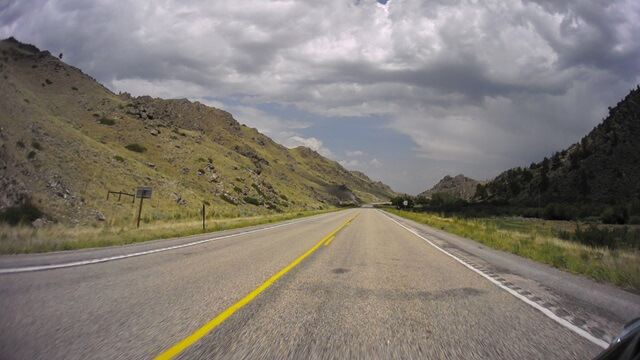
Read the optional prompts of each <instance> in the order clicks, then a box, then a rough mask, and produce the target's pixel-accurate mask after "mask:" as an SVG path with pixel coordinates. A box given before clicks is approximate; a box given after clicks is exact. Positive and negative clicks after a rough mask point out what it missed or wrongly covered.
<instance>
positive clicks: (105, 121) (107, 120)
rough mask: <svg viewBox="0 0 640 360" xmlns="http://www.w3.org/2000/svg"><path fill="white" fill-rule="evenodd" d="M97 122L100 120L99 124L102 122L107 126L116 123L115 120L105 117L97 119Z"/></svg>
mask: <svg viewBox="0 0 640 360" xmlns="http://www.w3.org/2000/svg"><path fill="white" fill-rule="evenodd" d="M98 122H100V124H102V125H109V126H112V125H115V124H116V121H115V120H113V119H107V118H101V119H100V120H98Z"/></svg>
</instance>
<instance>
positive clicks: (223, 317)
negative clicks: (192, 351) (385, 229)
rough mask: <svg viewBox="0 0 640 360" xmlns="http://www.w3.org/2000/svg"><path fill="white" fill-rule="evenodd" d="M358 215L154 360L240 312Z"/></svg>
mask: <svg viewBox="0 0 640 360" xmlns="http://www.w3.org/2000/svg"><path fill="white" fill-rule="evenodd" d="M358 215H360V213H357V214H355V215H354V216H353V217H352V218H351V219H349V220H347V221H346V222H345V223H344V224H342V225H340V226H339V227H338V228H337V229H335V230H333V231H332V232H331V234H329V235H327V236H326V237H325V238H324V239H322V240H320V242H319V243H317V244H315V245H314V246H313V247H312V248H311V249H309V251H307V252H306V253H304V254H302V255H301V256H300V257H299V258H297V259H295V260H294V261H293V262H292V263H291V264H289V265H287V267H285V268H284V269H282V270H280V271H279V272H278V273H277V274H275V275H273V276H272V277H271V278H269V280H267V281H265V282H264V283H263V284H262V285H260V286H258V287H257V288H256V289H255V290H253V291H252V292H250V293H249V295H247V296H245V297H244V298H243V299H242V300H240V301H238V302H237V303H235V304H234V305H232V306H231V307H230V308H228V309H227V310H225V311H223V312H222V313H220V315H218V316H216V317H215V318H213V319H212V320H211V321H209V322H208V323H206V324H205V325H204V326H203V327H201V328H200V329H198V330H196V331H195V332H194V333H193V334H191V335H189V336H187V337H186V338H184V339H183V340H182V341H180V342H179V343H177V344H175V345H173V346H172V347H170V348H169V349H168V350H166V351H165V352H163V353H162V354H160V355H158V356H156V357H155V360H165V359H171V358H173V357H174V356H176V355H178V354H180V353H181V352H182V351H184V350H185V349H186V348H188V347H189V346H191V345H193V344H194V343H195V342H196V341H198V340H200V339H201V338H202V337H204V336H205V335H206V334H208V333H209V332H211V330H213V329H214V328H215V327H216V326H218V325H220V324H222V322H223V321H225V320H226V319H227V318H228V317H230V316H231V315H233V314H234V313H235V312H236V311H238V310H240V309H241V308H242V307H243V306H245V305H247V304H248V303H249V302H251V300H253V299H254V298H255V297H256V296H258V295H259V294H260V293H261V292H263V291H264V290H266V289H267V288H268V287H269V286H271V284H273V283H274V282H275V281H276V280H278V279H279V278H280V277H281V276H282V275H284V274H286V273H287V272H289V270H291V269H293V268H294V267H295V266H296V265H298V263H300V262H301V261H302V260H304V259H305V258H306V257H307V256H309V255H311V253H313V252H314V251H316V249H318V248H319V247H320V245H322V243H323V242H325V241H327V239H331V238H332V237H334V235H335V234H336V233H337V232H338V231H340V230H341V229H342V228H343V227H345V226H346V225H347V224H348V223H349V222H351V220H353V219H355V218H356V216H358Z"/></svg>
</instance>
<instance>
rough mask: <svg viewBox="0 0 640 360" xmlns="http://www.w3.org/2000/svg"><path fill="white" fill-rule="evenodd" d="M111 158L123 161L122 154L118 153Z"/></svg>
mask: <svg viewBox="0 0 640 360" xmlns="http://www.w3.org/2000/svg"><path fill="white" fill-rule="evenodd" d="M113 158H114V159H115V160H116V161H119V162H124V158H123V157H122V156H120V155H115V156H114V157H113Z"/></svg>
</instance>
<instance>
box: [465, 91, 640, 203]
mask: <svg viewBox="0 0 640 360" xmlns="http://www.w3.org/2000/svg"><path fill="white" fill-rule="evenodd" d="M639 149H640V87H638V88H637V89H635V90H632V91H631V92H630V93H629V94H628V95H627V96H626V97H625V98H624V99H623V100H622V101H620V102H619V103H618V104H617V105H616V106H615V107H614V108H609V115H608V116H607V118H606V119H604V120H603V121H602V123H600V124H599V125H598V126H596V127H595V128H594V129H593V130H592V131H591V132H590V133H589V134H588V135H587V136H585V137H584V138H582V140H581V141H580V142H579V143H577V144H573V145H571V146H570V147H569V148H568V149H565V150H562V151H559V152H556V153H555V154H553V156H551V158H544V159H543V160H542V161H541V162H539V163H533V164H531V166H529V167H528V168H515V169H511V170H508V171H506V172H504V173H502V174H501V175H499V176H498V177H496V178H495V179H494V180H492V181H491V182H489V183H488V184H486V186H484V187H482V186H481V187H480V188H479V189H478V193H477V194H476V198H477V199H478V200H481V201H483V200H499V201H508V202H510V203H520V204H528V205H536V204H538V203H542V204H544V203H549V202H585V201H586V202H601V203H610V204H616V203H627V202H630V201H632V200H637V199H640V181H638V179H640V150H639Z"/></svg>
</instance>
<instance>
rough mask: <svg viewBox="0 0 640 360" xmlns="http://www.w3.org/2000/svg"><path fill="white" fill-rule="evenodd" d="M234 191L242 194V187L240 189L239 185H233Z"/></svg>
mask: <svg viewBox="0 0 640 360" xmlns="http://www.w3.org/2000/svg"><path fill="white" fill-rule="evenodd" d="M233 191H235V192H236V193H238V194H242V189H240V188H239V187H237V186H234V187H233Z"/></svg>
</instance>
